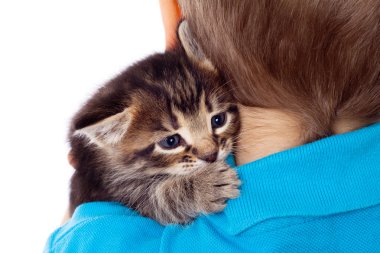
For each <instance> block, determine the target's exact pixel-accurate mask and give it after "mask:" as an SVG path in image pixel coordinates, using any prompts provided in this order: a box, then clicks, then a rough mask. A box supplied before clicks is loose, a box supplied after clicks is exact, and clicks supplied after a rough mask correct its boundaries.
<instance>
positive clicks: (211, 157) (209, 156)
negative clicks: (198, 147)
mask: <svg viewBox="0 0 380 253" xmlns="http://www.w3.org/2000/svg"><path fill="white" fill-rule="evenodd" d="M217 157H218V152H214V153H208V154H205V155H203V156H199V159H201V160H203V161H206V162H208V163H213V162H215V161H216V158H217Z"/></svg>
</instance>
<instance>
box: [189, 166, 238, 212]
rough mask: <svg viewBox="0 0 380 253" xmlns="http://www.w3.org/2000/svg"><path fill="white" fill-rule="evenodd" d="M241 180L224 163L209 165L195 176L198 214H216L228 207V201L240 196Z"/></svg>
mask: <svg viewBox="0 0 380 253" xmlns="http://www.w3.org/2000/svg"><path fill="white" fill-rule="evenodd" d="M239 186H240V180H239V179H238V177H237V173H236V171H235V170H234V169H232V168H231V167H229V166H228V165H227V164H226V163H225V162H224V161H220V162H215V163H211V164H208V165H207V167H206V168H204V169H202V171H200V172H199V173H197V174H196V175H194V189H195V194H194V195H195V206H196V208H197V212H198V213H205V214H207V213H216V212H220V211H222V210H223V209H224V208H225V207H226V201H227V200H228V199H233V198H237V197H238V196H239V189H238V188H239Z"/></svg>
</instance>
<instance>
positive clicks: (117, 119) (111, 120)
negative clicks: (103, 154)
mask: <svg viewBox="0 0 380 253" xmlns="http://www.w3.org/2000/svg"><path fill="white" fill-rule="evenodd" d="M130 123H131V113H130V112H129V111H128V109H125V110H124V111H122V112H120V113H118V114H115V115H112V116H110V117H108V118H105V119H103V120H101V121H99V122H97V123H95V124H93V125H90V126H87V127H84V128H82V129H78V130H76V131H75V132H74V135H78V136H85V137H87V138H88V139H89V141H90V143H94V144H96V145H98V146H99V147H104V146H112V145H115V144H117V143H119V142H120V141H121V140H122V138H123V137H124V135H125V133H126V132H127V130H128V127H129V125H130Z"/></svg>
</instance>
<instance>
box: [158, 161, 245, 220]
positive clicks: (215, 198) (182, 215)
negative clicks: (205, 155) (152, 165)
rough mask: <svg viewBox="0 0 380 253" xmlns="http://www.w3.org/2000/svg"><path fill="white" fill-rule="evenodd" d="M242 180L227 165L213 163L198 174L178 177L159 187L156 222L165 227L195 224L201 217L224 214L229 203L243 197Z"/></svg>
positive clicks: (169, 179) (164, 182)
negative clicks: (193, 222)
mask: <svg viewBox="0 0 380 253" xmlns="http://www.w3.org/2000/svg"><path fill="white" fill-rule="evenodd" d="M239 185H240V180H239V179H238V177H237V174H236V171H235V170H234V169H232V168H230V167H229V166H228V165H227V164H226V163H225V162H215V163H210V164H207V165H205V166H204V168H201V169H200V170H199V171H198V172H196V173H193V174H190V175H186V176H174V177H171V178H168V179H166V180H165V181H163V182H162V183H160V184H159V185H158V186H157V189H156V192H155V198H154V206H155V208H154V209H155V212H154V214H153V216H154V218H155V219H156V220H158V221H159V222H160V223H161V224H169V223H180V224H186V223H189V222H191V221H192V220H193V219H194V218H195V217H197V216H198V215H199V214H201V213H205V214H207V213H214V212H219V211H222V210H223V209H224V208H225V206H226V200H228V199H232V198H236V197H237V196H238V195H239V190H238V187H239Z"/></svg>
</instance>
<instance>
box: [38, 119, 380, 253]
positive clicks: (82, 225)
mask: <svg viewBox="0 0 380 253" xmlns="http://www.w3.org/2000/svg"><path fill="white" fill-rule="evenodd" d="M237 171H238V173H239V177H240V179H241V180H242V182H243V184H242V186H241V196H240V197H239V198H238V199H234V200H230V201H229V202H228V205H227V208H226V209H225V210H224V211H223V212H221V213H218V214H213V215H208V216H201V217H199V218H197V219H196V220H195V221H194V222H193V223H192V224H190V225H187V226H180V225H169V226H166V227H164V226H161V225H159V224H158V223H156V222H155V221H153V220H150V219H148V218H144V217H141V216H139V215H138V214H136V213H135V212H133V211H132V210H130V209H128V208H126V207H123V206H121V205H120V204H118V203H109V202H94V203H86V204H83V205H81V206H79V207H78V208H77V209H76V210H75V213H74V215H73V217H72V219H71V220H70V221H68V222H67V223H66V224H65V225H64V226H62V227H61V228H59V229H57V230H56V231H55V232H54V233H53V234H52V235H51V236H50V238H49V240H48V242H47V244H46V247H45V252H227V253H229V252H230V253H233V252H292V253H293V252H334V253H336V252H355V253H360V252H380V124H376V125H372V126H369V127H366V128H363V129H360V130H357V131H354V132H350V133H346V134H342V135H336V136H332V137H329V138H325V139H322V140H319V141H316V142H313V143H310V144H307V145H303V146H300V147H296V148H293V149H290V150H287V151H284V152H280V153H277V154H274V155H271V156H268V157H266V158H263V159H260V160H258V161H255V162H252V163H249V164H246V165H243V166H240V167H237Z"/></svg>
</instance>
